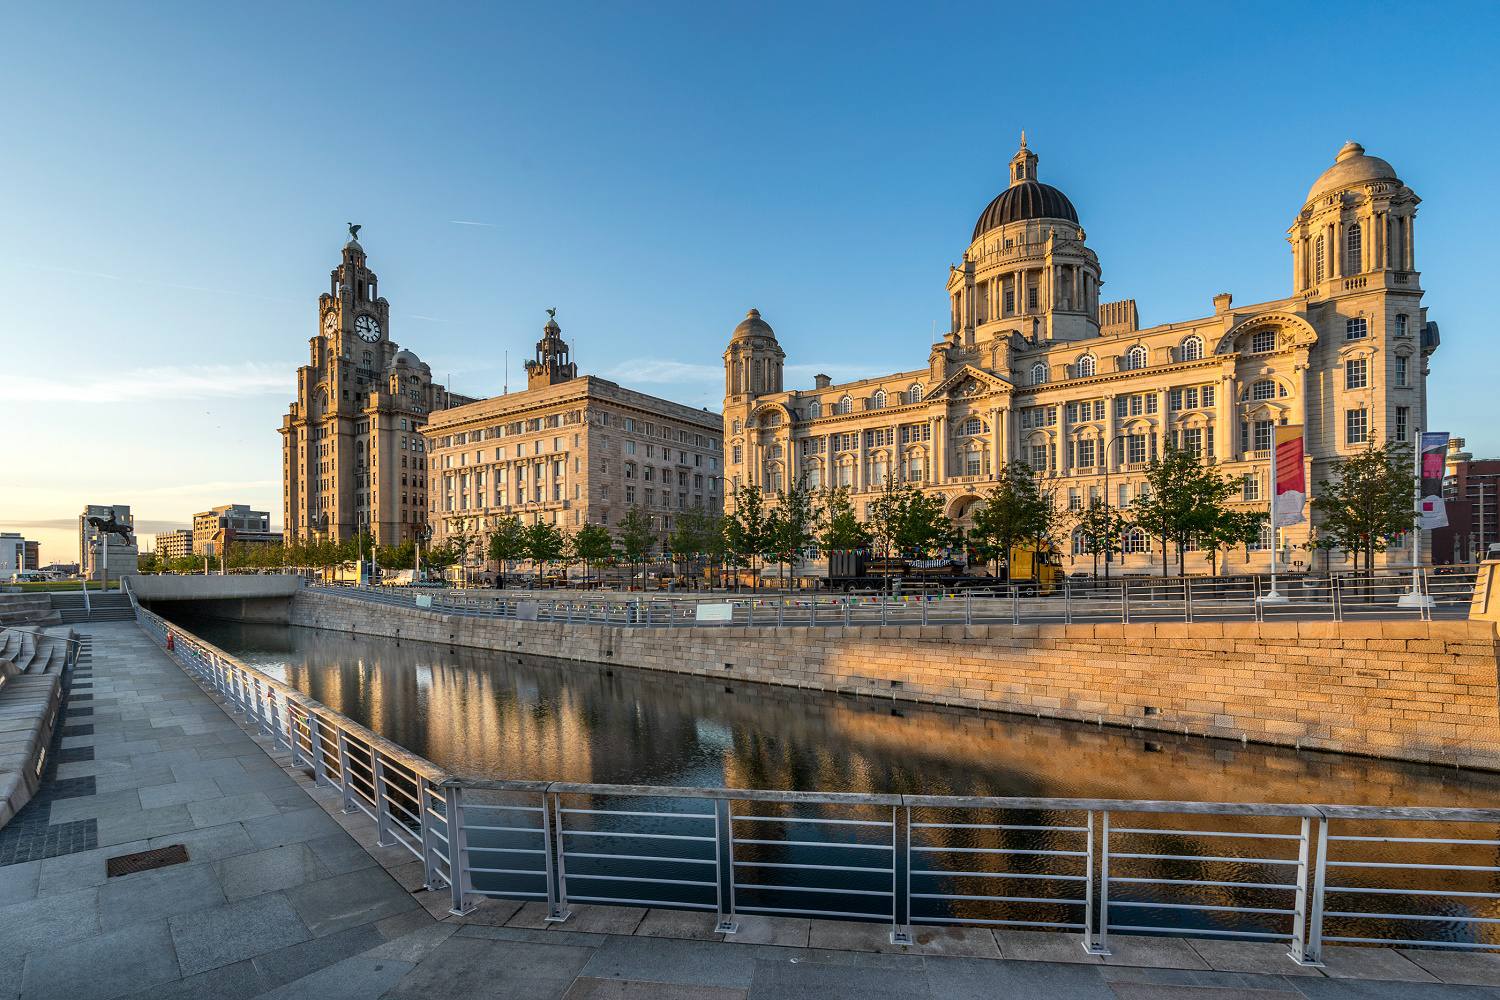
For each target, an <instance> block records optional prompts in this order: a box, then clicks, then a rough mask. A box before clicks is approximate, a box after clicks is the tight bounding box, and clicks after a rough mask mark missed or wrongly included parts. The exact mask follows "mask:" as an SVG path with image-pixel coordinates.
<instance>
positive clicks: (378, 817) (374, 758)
mask: <svg viewBox="0 0 1500 1000" xmlns="http://www.w3.org/2000/svg"><path fill="white" fill-rule="evenodd" d="M370 777H371V779H372V783H373V784H374V786H375V843H376V844H377V845H378V846H380V847H390V846H392V845H393V844H395V843H396V838H395V837H393V836H391V811H390V807H389V803H388V802H387V801H386V792H387V789H386V784H385V764H384V763H383V762H382V761H381V759H380V751H379V750H376V749H375V748H374V747H371V748H370Z"/></svg>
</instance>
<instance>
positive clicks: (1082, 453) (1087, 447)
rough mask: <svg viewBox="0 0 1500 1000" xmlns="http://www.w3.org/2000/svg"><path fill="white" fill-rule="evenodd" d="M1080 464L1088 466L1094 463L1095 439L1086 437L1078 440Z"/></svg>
mask: <svg viewBox="0 0 1500 1000" xmlns="http://www.w3.org/2000/svg"><path fill="white" fill-rule="evenodd" d="M1078 464H1079V465H1081V466H1083V467H1085V468H1088V467H1092V466H1093V465H1094V440H1093V438H1086V439H1084V440H1082V441H1079V442H1078Z"/></svg>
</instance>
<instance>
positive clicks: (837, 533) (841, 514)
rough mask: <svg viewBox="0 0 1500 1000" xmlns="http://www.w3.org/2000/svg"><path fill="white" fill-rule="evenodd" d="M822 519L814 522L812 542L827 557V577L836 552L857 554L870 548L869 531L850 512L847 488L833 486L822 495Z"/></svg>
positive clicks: (830, 571)
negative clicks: (814, 529) (814, 531)
mask: <svg viewBox="0 0 1500 1000" xmlns="http://www.w3.org/2000/svg"><path fill="white" fill-rule="evenodd" d="M821 499H822V516H821V517H820V518H819V519H818V524H817V531H816V534H815V535H814V537H813V540H814V541H815V542H816V544H817V546H818V550H819V551H821V552H822V553H823V555H824V556H826V557H827V558H828V574H829V576H832V575H833V556H834V553H837V552H858V551H859V550H860V549H864V548H868V547H869V545H870V532H869V530H868V529H866V528H865V526H864V525H863V524H861V523H860V520H859V515H857V514H856V513H854V502H853V501H852V500H850V499H849V488H848V487H846V486H836V487H834V488H833V489H831V490H825V491H824V493H823V496H822V498H821Z"/></svg>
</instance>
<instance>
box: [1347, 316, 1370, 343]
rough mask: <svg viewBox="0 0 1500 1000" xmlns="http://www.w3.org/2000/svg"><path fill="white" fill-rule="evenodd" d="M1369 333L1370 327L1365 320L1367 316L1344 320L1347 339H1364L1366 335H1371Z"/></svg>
mask: <svg viewBox="0 0 1500 1000" xmlns="http://www.w3.org/2000/svg"><path fill="white" fill-rule="evenodd" d="M1369 334H1370V327H1369V325H1368V324H1367V323H1366V322H1365V318H1364V317H1363V316H1356V317H1354V318H1353V319H1351V320H1346V321H1345V322H1344V339H1345V340H1364V339H1365V337H1367V336H1369Z"/></svg>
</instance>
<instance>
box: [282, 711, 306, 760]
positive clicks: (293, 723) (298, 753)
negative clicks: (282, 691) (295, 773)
mask: <svg viewBox="0 0 1500 1000" xmlns="http://www.w3.org/2000/svg"><path fill="white" fill-rule="evenodd" d="M282 704H284V705H285V706H286V741H287V750H288V752H290V753H291V755H292V766H293V767H301V766H302V747H301V746H300V745H299V744H298V743H297V716H296V713H295V712H293V711H292V703H291V702H290V701H286V700H285V699H283V701H282Z"/></svg>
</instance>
